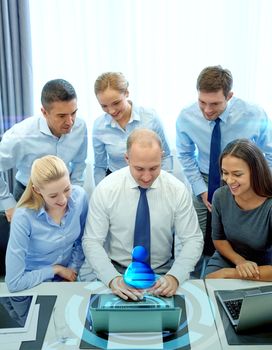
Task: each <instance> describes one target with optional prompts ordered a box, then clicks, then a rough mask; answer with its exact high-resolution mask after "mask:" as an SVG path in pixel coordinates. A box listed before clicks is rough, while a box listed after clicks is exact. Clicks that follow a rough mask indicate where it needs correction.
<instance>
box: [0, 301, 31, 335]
mask: <svg viewBox="0 0 272 350" xmlns="http://www.w3.org/2000/svg"><path fill="white" fill-rule="evenodd" d="M36 298H37V295H0V333H18V332H26V331H27V330H28V327H29V324H30V322H31V318H32V315H33V310H34V306H35V303H36Z"/></svg>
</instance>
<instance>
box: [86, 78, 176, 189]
mask: <svg viewBox="0 0 272 350" xmlns="http://www.w3.org/2000/svg"><path fill="white" fill-rule="evenodd" d="M94 92H95V95H96V97H97V100H98V102H99V104H100V106H101V107H102V109H103V111H104V112H105V113H104V114H103V115H101V116H100V117H99V118H98V119H96V121H95V122H94V125H93V148H94V180H95V184H96V185H97V184H98V183H99V182H100V181H101V180H102V179H103V178H104V177H105V176H106V175H108V174H110V173H111V172H113V171H115V170H118V169H121V168H123V167H125V166H127V164H126V161H125V157H124V155H125V152H126V142H127V137H128V135H129V134H130V133H131V131H132V130H134V129H136V128H139V127H141V128H147V129H151V130H153V131H155V132H156V133H157V134H158V135H159V136H160V138H161V140H162V148H163V151H164V153H163V163H162V168H163V169H164V170H166V171H170V172H172V170H173V163H172V156H171V152H170V149H169V146H168V143H167V140H166V137H165V133H164V130H163V126H162V123H161V121H160V119H159V117H158V115H157V113H156V112H155V111H154V110H153V109H149V108H144V107H139V106H135V105H134V104H133V103H132V102H131V101H130V100H129V99H128V97H129V91H128V81H127V80H126V78H125V77H124V75H123V74H122V73H119V72H107V73H103V74H101V75H100V76H99V77H98V78H97V79H96V81H95V84H94Z"/></svg>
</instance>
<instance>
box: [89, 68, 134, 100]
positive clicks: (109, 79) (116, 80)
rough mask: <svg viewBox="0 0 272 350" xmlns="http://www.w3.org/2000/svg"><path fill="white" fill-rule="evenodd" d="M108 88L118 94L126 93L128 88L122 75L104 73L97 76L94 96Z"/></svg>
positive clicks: (118, 73)
mask: <svg viewBox="0 0 272 350" xmlns="http://www.w3.org/2000/svg"><path fill="white" fill-rule="evenodd" d="M108 88H110V89H113V90H117V91H119V92H120V93H126V92H127V88H128V81H127V80H126V78H125V76H124V75H123V73H120V72H106V73H103V74H101V75H99V77H98V78H97V79H96V81H95V83H94V92H95V95H96V96H97V94H99V93H100V92H103V91H105V90H106V89H108Z"/></svg>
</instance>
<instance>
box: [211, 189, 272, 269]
mask: <svg viewBox="0 0 272 350" xmlns="http://www.w3.org/2000/svg"><path fill="white" fill-rule="evenodd" d="M212 238H213V239H214V240H228V241H229V242H230V244H231V245H232V247H233V249H234V250H235V251H236V252H237V253H238V254H240V255H241V256H243V257H244V258H245V259H247V260H251V261H255V262H256V263H257V264H258V265H268V264H271V263H272V261H271V245H272V198H268V199H267V200H266V201H265V202H264V203H263V204H262V205H260V206H259V207H258V208H255V209H252V210H243V209H241V208H239V206H238V205H237V203H236V202H235V200H234V197H233V196H232V194H231V192H230V190H229V188H228V186H223V187H221V188H219V189H217V190H216V192H215V193H214V196H213V210H212ZM269 249H270V251H269Z"/></svg>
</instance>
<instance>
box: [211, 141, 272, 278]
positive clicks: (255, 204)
mask: <svg viewBox="0 0 272 350" xmlns="http://www.w3.org/2000/svg"><path fill="white" fill-rule="evenodd" d="M220 168H221V173H222V178H223V180H224V182H225V183H226V186H223V187H221V188H219V189H218V190H217V191H216V192H215V193H214V197H213V204H212V238H213V242H214V246H215V248H216V251H215V253H214V255H213V256H212V257H211V259H210V260H209V263H208V265H207V268H206V271H205V272H206V277H207V278H238V279H239V278H240V279H250V280H259V281H271V280H272V266H271V264H272V254H271V252H272V249H271V248H272V176H271V171H270V169H269V167H268V164H267V162H266V159H265V157H264V155H263V153H262V152H261V150H260V149H259V148H258V147H257V146H256V145H255V144H254V143H253V142H251V141H249V140H247V139H238V140H235V141H233V142H230V143H229V144H228V145H227V146H226V147H225V149H224V150H223V152H222V154H221V157H220Z"/></svg>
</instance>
